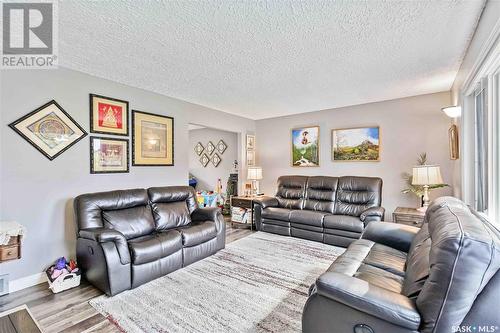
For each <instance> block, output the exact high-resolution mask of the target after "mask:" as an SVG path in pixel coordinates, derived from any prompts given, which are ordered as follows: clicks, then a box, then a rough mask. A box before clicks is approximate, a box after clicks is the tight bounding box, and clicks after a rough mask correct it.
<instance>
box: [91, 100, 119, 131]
mask: <svg viewBox="0 0 500 333" xmlns="http://www.w3.org/2000/svg"><path fill="white" fill-rule="evenodd" d="M90 132H92V133H102V134H113V135H124V136H128V102H127V101H122V100H119V99H116V98H111V97H105V96H100V95H95V94H90Z"/></svg>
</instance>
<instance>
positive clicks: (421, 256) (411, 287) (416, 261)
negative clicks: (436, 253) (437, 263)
mask: <svg viewBox="0 0 500 333" xmlns="http://www.w3.org/2000/svg"><path fill="white" fill-rule="evenodd" d="M430 251H431V237H430V235H429V224H428V223H424V224H423V225H422V228H420V231H419V232H418V233H417V235H415V237H414V238H413V241H412V243H411V246H410V250H409V251H408V256H407V257H406V264H405V267H406V272H405V280H404V283H403V292H402V293H403V294H404V295H405V296H407V297H410V298H413V299H416V298H417V296H418V295H419V294H420V291H421V290H422V287H423V286H424V283H425V280H427V277H428V276H429V252H430Z"/></svg>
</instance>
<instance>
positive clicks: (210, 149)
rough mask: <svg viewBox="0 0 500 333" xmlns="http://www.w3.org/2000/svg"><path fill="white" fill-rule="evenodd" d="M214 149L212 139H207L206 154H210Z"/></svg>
mask: <svg viewBox="0 0 500 333" xmlns="http://www.w3.org/2000/svg"><path fill="white" fill-rule="evenodd" d="M214 151H215V146H214V144H213V143H212V141H208V144H207V153H208V155H212V154H213V153H214Z"/></svg>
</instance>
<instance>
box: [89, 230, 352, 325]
mask: <svg viewBox="0 0 500 333" xmlns="http://www.w3.org/2000/svg"><path fill="white" fill-rule="evenodd" d="M343 251H344V249H343V248H339V247H335V246H331V245H326V244H322V243H318V242H312V241H307V240H303V239H299V238H291V237H285V236H279V235H273V234H269V233H263V232H257V233H255V234H252V235H250V236H247V237H245V238H243V239H240V240H238V241H235V242H233V243H231V244H228V245H227V246H226V248H225V249H224V250H222V251H219V252H218V253H217V254H215V255H213V256H210V257H208V258H206V259H203V260H201V261H199V262H196V263H194V264H192V265H190V266H188V267H185V268H182V269H180V270H178V271H176V272H173V273H171V274H169V275H166V276H164V277H162V278H159V279H156V280H154V281H151V282H149V283H147V284H145V285H142V286H140V287H138V288H136V289H133V290H128V291H125V292H123V293H121V294H118V295H116V296H113V297H107V296H100V297H98V298H95V299H93V300H91V301H90V304H91V305H92V306H93V307H94V308H96V309H97V310H98V311H99V312H100V313H102V314H103V315H104V316H106V317H107V318H108V319H109V320H110V321H112V322H113V323H114V324H115V325H117V327H118V328H119V329H120V330H121V331H123V332H127V333H142V332H147V333H153V332H203V333H207V332H280V333H282V332H300V331H301V316H302V309H303V307H304V304H305V302H306V300H307V293H308V289H309V286H310V285H311V284H312V283H313V282H314V281H315V279H316V278H317V277H318V276H319V275H320V274H321V273H323V272H324V271H325V270H326V269H327V268H328V266H329V265H330V264H331V263H332V261H333V260H334V259H335V258H336V257H337V256H339V255H340V254H341V253H342V252H343Z"/></svg>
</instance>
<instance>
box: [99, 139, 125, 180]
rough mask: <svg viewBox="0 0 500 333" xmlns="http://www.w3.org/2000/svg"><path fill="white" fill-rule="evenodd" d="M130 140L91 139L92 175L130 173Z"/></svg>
mask: <svg viewBox="0 0 500 333" xmlns="http://www.w3.org/2000/svg"><path fill="white" fill-rule="evenodd" d="M128 156H129V148H128V140H127V139H114V138H105V137H96V136H93V137H90V173H120V172H129V165H128Z"/></svg>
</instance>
